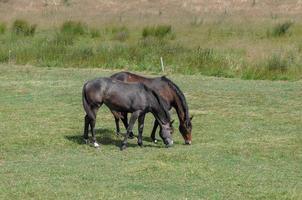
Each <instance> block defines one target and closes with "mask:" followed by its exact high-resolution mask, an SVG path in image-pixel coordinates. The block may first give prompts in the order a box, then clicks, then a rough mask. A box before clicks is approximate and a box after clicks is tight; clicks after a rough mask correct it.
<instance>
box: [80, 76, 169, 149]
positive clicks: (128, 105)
mask: <svg viewBox="0 0 302 200" xmlns="http://www.w3.org/2000/svg"><path fill="white" fill-rule="evenodd" d="M82 100H83V107H84V110H85V112H86V116H85V125H84V139H85V140H86V141H87V140H88V129H89V125H90V128H91V133H92V139H93V144H94V146H95V147H99V144H98V143H97V142H96V137H95V132H94V127H95V122H96V114H97V111H98V109H99V108H100V107H101V106H102V104H103V103H104V104H105V105H106V106H107V107H109V109H110V110H114V111H116V112H121V113H132V115H131V118H130V122H129V126H128V127H127V133H126V136H125V138H124V140H123V142H122V146H121V149H122V150H123V149H125V148H126V145H127V138H128V135H129V133H130V132H132V129H133V125H134V123H135V121H136V120H137V119H138V123H139V129H138V132H139V135H138V145H140V146H141V145H142V144H143V141H142V132H143V127H144V119H145V114H146V113H148V112H151V113H152V114H153V115H154V117H155V118H156V119H157V121H158V122H159V125H160V127H161V131H160V136H161V137H162V139H163V141H164V142H165V144H166V145H167V146H171V145H172V144H173V140H172V137H171V131H172V128H171V124H170V115H169V112H168V109H167V105H166V103H165V101H164V100H163V99H162V98H161V96H160V95H159V94H157V92H155V91H153V90H152V89H150V88H148V87H146V86H145V85H144V84H142V83H124V82H121V81H117V80H113V79H111V78H98V79H95V80H92V81H88V82H86V83H85V84H84V86H83V94H82Z"/></svg>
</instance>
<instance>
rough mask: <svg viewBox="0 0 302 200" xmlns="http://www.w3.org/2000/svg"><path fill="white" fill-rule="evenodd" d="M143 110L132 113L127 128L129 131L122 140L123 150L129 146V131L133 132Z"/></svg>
mask: <svg viewBox="0 0 302 200" xmlns="http://www.w3.org/2000/svg"><path fill="white" fill-rule="evenodd" d="M140 113H141V111H135V112H134V113H132V115H131V118H130V122H129V125H128V128H127V132H126V135H125V138H124V140H123V141H122V146H121V150H124V149H126V148H127V139H128V137H129V133H130V132H132V130H133V126H134V123H135V121H136V120H137V118H138V116H139V115H140Z"/></svg>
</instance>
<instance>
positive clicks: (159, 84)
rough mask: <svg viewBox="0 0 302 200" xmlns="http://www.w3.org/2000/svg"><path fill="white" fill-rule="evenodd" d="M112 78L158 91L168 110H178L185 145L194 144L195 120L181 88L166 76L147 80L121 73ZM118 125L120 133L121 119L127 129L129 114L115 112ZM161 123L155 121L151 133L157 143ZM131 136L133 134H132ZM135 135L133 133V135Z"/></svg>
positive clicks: (180, 130) (180, 129)
mask: <svg viewBox="0 0 302 200" xmlns="http://www.w3.org/2000/svg"><path fill="white" fill-rule="evenodd" d="M110 78H112V79H114V80H119V81H123V82H129V83H131V82H139V83H143V84H145V85H146V86H147V87H148V88H151V89H152V90H154V91H157V92H158V93H159V94H160V96H161V97H162V98H163V99H164V100H165V101H166V103H167V106H168V110H171V109H172V107H173V108H174V109H175V110H176V112H177V115H178V119H179V127H178V128H179V132H180V133H181V134H182V136H183V138H184V140H185V144H191V143H192V123H191V120H192V118H193V116H192V117H190V116H189V108H188V105H187V103H186V98H185V96H184V94H183V93H182V91H181V90H180V89H179V87H178V86H177V85H176V84H175V83H173V82H172V81H171V80H170V79H168V78H167V77H165V76H162V77H156V78H147V77H143V76H139V75H137V74H133V73H130V72H119V73H116V74H113V75H112V76H111V77H110ZM113 115H114V117H115V123H116V131H117V133H119V131H120V128H119V119H121V120H122V121H123V123H124V125H125V128H126V129H127V126H128V122H127V121H128V119H127V113H117V112H113ZM158 125H159V123H158V121H157V120H155V121H154V126H153V129H152V132H151V140H152V141H153V142H154V143H156V142H157V140H156V138H155V132H156V129H157V127H158ZM130 134H131V133H130ZM132 134H133V133H132Z"/></svg>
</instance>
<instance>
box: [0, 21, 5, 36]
mask: <svg viewBox="0 0 302 200" xmlns="http://www.w3.org/2000/svg"><path fill="white" fill-rule="evenodd" d="M5 31H6V24H5V23H2V22H0V34H4V33H5Z"/></svg>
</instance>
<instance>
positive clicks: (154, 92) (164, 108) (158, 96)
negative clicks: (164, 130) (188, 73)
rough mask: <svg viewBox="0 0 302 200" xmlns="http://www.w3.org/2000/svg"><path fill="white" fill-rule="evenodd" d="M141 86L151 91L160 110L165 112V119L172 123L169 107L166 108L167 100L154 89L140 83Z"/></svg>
mask: <svg viewBox="0 0 302 200" xmlns="http://www.w3.org/2000/svg"><path fill="white" fill-rule="evenodd" d="M140 85H142V86H143V87H144V89H145V90H147V91H151V93H152V94H153V96H154V97H155V99H156V100H157V102H158V104H159V106H160V108H161V109H162V110H163V112H164V114H165V117H166V118H167V119H168V120H169V121H170V114H169V112H168V109H167V107H166V106H165V105H166V103H165V100H164V99H163V98H162V97H161V96H160V95H159V94H158V93H157V92H156V91H155V90H153V89H151V88H149V87H148V86H146V85H145V84H144V83H140ZM169 121H168V122H169Z"/></svg>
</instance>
